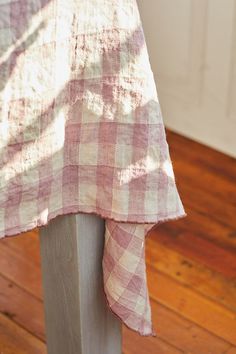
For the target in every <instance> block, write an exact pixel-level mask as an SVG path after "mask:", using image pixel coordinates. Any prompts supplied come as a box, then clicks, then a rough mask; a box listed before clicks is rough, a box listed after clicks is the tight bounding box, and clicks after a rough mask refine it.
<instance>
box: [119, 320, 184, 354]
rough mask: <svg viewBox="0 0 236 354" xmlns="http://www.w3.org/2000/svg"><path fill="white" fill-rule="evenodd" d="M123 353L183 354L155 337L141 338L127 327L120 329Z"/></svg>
mask: <svg viewBox="0 0 236 354" xmlns="http://www.w3.org/2000/svg"><path fill="white" fill-rule="evenodd" d="M122 336H123V344H122V346H123V351H124V352H125V353H129V354H147V353H148V354H157V353H158V354H184V352H183V351H182V350H178V349H177V348H175V347H174V346H172V345H170V344H169V343H166V342H164V341H163V340H161V339H157V338H155V337H141V336H140V335H138V334H137V333H134V332H133V331H131V330H130V329H128V328H127V327H122ZM134 343H135V345H134Z"/></svg>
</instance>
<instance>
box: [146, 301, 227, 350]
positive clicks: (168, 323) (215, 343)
mask: <svg viewBox="0 0 236 354" xmlns="http://www.w3.org/2000/svg"><path fill="white" fill-rule="evenodd" d="M151 307H152V317H153V323H154V326H155V329H156V332H157V336H158V337H159V338H160V339H162V340H164V341H165V342H168V343H170V344H172V345H173V346H175V347H176V348H178V349H179V350H182V351H183V352H184V353H191V354H199V353H201V354H212V353H214V354H222V353H224V352H225V351H226V350H228V349H229V348H232V346H231V344H229V343H228V342H226V341H225V340H223V339H221V338H219V337H218V336H215V335H214V334H212V333H210V332H209V331H208V330H206V329H204V328H202V327H199V326H197V325H196V324H194V323H193V322H191V321H189V320H187V319H186V318H183V317H182V316H181V315H180V314H177V313H175V312H174V311H172V310H170V309H168V308H167V307H166V306H163V305H161V304H160V303H158V302H156V301H153V300H151ZM158 337H157V338H158Z"/></svg>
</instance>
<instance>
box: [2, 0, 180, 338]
mask: <svg viewBox="0 0 236 354" xmlns="http://www.w3.org/2000/svg"><path fill="white" fill-rule="evenodd" d="M68 213H94V214H97V215H99V216H100V217H102V218H104V219H105V226H106V227H105V235H104V238H105V242H104V254H103V259H102V267H103V280H104V293H105V299H106V301H107V305H108V306H109V307H110V309H111V311H113V312H114V313H115V314H116V315H117V316H118V317H119V318H120V320H121V321H122V322H123V323H124V324H125V325H127V326H128V327H129V328H131V329H133V330H135V331H137V332H138V333H140V334H141V335H152V336H156V332H155V330H154V328H153V324H152V318H151V308H150V301H149V294H148V287H147V281H146V268H145V237H146V236H147V234H148V231H150V229H151V228H152V227H154V226H155V225H157V224H159V223H161V222H165V221H169V220H171V219H178V218H181V217H184V216H186V215H187V214H186V213H185V210H184V207H183V204H182V202H181V199H180V196H179V193H178V190H177V187H176V181H175V176H174V172H173V165H172V162H171V159H170V154H169V146H168V143H167V140H166V134H165V128H164V123H163V117H162V112H161V108H160V103H159V99H158V95H157V89H156V85H155V81H154V76H153V72H152V69H151V66H150V61H149V57H148V50H147V46H146V41H145V36H144V32H143V27H142V23H141V19H140V14H139V10H138V6H137V3H136V1H135V0H90V1H88V0H67V1H65V0H0V237H1V238H3V237H6V236H11V235H20V233H21V232H24V231H28V230H31V229H33V228H35V227H40V226H43V225H47V224H48V223H49V222H50V220H51V219H53V218H55V217H57V216H59V215H65V214H68ZM84 237H86V235H84Z"/></svg>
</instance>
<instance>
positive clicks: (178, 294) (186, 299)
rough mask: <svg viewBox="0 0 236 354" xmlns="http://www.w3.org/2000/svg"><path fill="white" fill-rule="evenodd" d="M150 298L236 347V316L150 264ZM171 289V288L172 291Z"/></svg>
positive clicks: (148, 277) (148, 271) (148, 267)
mask: <svg viewBox="0 0 236 354" xmlns="http://www.w3.org/2000/svg"><path fill="white" fill-rule="evenodd" d="M147 279H148V287H149V292H150V296H151V298H152V299H153V300H156V301H159V302H160V303H161V304H163V305H165V306H167V307H168V308H170V309H171V310H173V311H175V312H177V313H178V314H180V315H182V316H183V317H185V318H187V319H189V320H190V321H192V322H194V323H196V324H197V325H199V326H202V327H203V328H206V329H208V330H209V331H210V332H211V333H213V334H215V335H217V336H219V337H221V338H223V339H224V340H225V341H228V342H229V343H231V344H232V345H236V315H235V313H233V312H231V311H229V310H228V309H227V308H225V307H223V306H221V305H219V304H216V303H213V302H212V301H210V300H209V299H207V298H205V297H203V296H202V295H201V294H199V293H196V292H194V291H193V290H192V289H190V288H188V287H187V286H183V285H182V284H180V283H179V282H177V281H176V280H174V279H172V278H170V277H168V276H166V275H165V274H163V273H161V272H159V271H156V270H155V269H154V268H153V267H151V266H149V265H148V264H147ZM170 289H172V290H171V291H170Z"/></svg>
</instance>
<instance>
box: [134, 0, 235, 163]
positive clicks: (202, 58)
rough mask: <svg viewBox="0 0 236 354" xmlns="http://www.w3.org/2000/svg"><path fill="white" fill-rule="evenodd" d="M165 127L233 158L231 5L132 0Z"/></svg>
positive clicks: (231, 0)
mask: <svg viewBox="0 0 236 354" xmlns="http://www.w3.org/2000/svg"><path fill="white" fill-rule="evenodd" d="M137 3H138V7H139V10H140V15H141V19H142V23H143V28H144V33H145V37H146V42H147V46H148V51H149V58H150V63H151V66H152V71H153V73H154V76H155V81H156V86H157V92H158V96H159V100H160V105H161V109H162V113H163V119H164V123H165V126H166V127H168V128H170V129H172V130H174V131H176V132H179V133H181V134H182V135H185V136H187V137H190V138H192V139H194V140H196V141H199V142H202V143H204V144H206V145H208V146H211V147H213V148H215V149H217V150H219V151H222V152H225V153H227V154H229V155H231V156H234V157H236V0H178V1H177V0H137Z"/></svg>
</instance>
